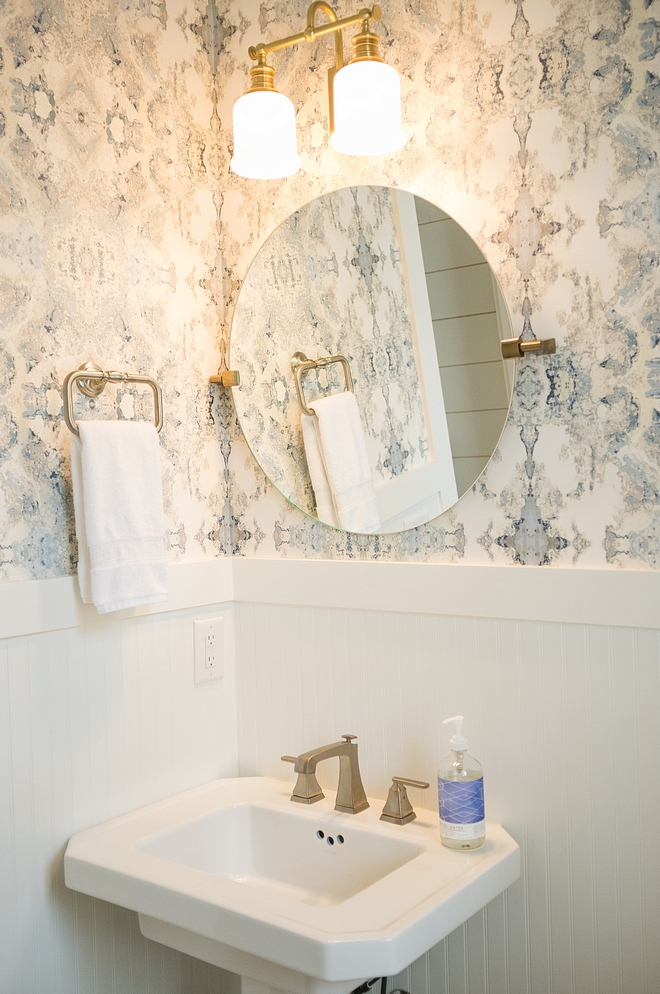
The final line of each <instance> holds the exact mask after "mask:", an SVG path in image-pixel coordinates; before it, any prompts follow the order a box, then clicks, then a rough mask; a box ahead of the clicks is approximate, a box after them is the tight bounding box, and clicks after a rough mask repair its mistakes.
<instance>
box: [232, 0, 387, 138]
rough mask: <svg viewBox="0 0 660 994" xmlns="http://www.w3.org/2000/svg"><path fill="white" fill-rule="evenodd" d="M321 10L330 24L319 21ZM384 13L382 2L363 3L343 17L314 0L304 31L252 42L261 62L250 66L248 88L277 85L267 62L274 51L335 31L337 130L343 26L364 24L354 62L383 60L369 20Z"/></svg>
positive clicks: (330, 115) (331, 88) (331, 80)
mask: <svg viewBox="0 0 660 994" xmlns="http://www.w3.org/2000/svg"><path fill="white" fill-rule="evenodd" d="M319 10H320V11H322V12H323V13H324V14H325V15H326V16H327V17H328V22H327V23H326V24H317V23H316V12H317V11H319ZM381 16H382V11H381V9H380V7H379V6H378V4H374V6H373V7H371V8H369V7H363V8H362V10H360V11H358V13H357V14H352V15H351V16H350V17H341V18H339V17H337V14H336V12H335V10H334V9H333V8H332V7H331V6H330V4H329V3H326V2H325V0H314V3H313V4H311V5H310V7H309V9H308V10H307V22H306V25H305V30H304V31H299V32H298V34H295V35H289V36H288V37H286V38H280V39H279V40H278V41H270V42H263V41H260V42H259V44H258V45H250V47H249V48H248V55H249V56H250V58H251V59H252V60H253V61H254V62H256V63H257V64H256V66H252V68H251V69H250V82H251V86H250V90H249V91H248V92H250V93H253V92H254V91H255V90H274V89H275V70H274V68H273V67H272V66H269V65H267V64H266V57H267V56H268V54H269V53H270V52H277V51H279V50H280V49H282V48H290V47H291V46H292V45H299V44H301V42H304V41H307V42H313V41H318V40H319V38H323V37H324V36H325V35H327V34H334V37H335V64H334V66H333V67H332V68H331V69H328V105H329V106H328V123H329V127H330V134H331V135H332V134H334V130H335V121H334V117H335V111H334V106H335V101H334V80H335V76H336V75H337V73H338V72H339V70H340V69H342V68H343V66H344V48H343V43H342V35H341V32H342V29H343V28H348V27H351V26H353V25H355V24H361V26H362V27H361V30H360V33H359V34H357V35H356V36H355V38H354V39H353V59H351V61H352V62H361V61H363V60H365V59H371V60H374V61H378V62H381V61H382V59H381V58H380V56H379V54H378V36H377V35H375V34H372V33H371V32H370V31H369V22H370V21H372V20H373V21H380V19H381Z"/></svg>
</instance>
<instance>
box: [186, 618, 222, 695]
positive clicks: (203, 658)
mask: <svg viewBox="0 0 660 994" xmlns="http://www.w3.org/2000/svg"><path fill="white" fill-rule="evenodd" d="M224 624H225V622H224V618H205V619H204V620H203V621H195V622H193V629H194V632H195V683H197V684H199V683H213V682H214V681H216V680H222V678H223V676H224V648H225V631H224Z"/></svg>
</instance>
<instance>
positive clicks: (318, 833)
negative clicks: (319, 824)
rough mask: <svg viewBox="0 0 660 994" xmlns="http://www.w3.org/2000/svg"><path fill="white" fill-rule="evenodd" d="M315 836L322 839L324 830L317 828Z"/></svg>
mask: <svg viewBox="0 0 660 994" xmlns="http://www.w3.org/2000/svg"><path fill="white" fill-rule="evenodd" d="M316 838H317V839H324V838H325V832H322V831H321V829H320V828H319V830H318V832H317V833H316Z"/></svg>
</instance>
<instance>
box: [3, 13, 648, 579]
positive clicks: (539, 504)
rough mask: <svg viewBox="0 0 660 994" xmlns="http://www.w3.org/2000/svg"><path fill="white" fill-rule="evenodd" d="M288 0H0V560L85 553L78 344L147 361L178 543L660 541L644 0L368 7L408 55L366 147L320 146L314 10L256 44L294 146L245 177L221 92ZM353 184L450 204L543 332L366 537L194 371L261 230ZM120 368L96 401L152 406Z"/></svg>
mask: <svg viewBox="0 0 660 994" xmlns="http://www.w3.org/2000/svg"><path fill="white" fill-rule="evenodd" d="M305 11H306V4H305V3H302V2H288V0H287V2H282V0H275V2H274V3H268V4H267V3H263V4H261V5H260V4H259V3H258V2H256V0H245V2H243V0H234V2H231V3H223V2H221V0H220V2H217V0H216V2H215V3H208V4H207V3H203V2H202V0H197V3H196V4H193V3H190V2H187V3H183V2H179V3H177V2H173V0H167V2H165V0H160V2H156V0H153V2H151V0H136V2H135V3H122V4H113V3H108V2H104V3H101V2H100V0H89V2H87V3H85V4H80V3H78V2H74V0H60V2H57V3H55V2H50V0H41V2H39V3H36V2H35V3H31V2H27V0H5V2H4V3H3V4H2V6H0V48H1V50H2V52H1V56H0V259H1V267H0V579H2V580H4V581H9V580H20V579H29V578H32V577H46V576H60V575H64V574H67V573H69V572H72V571H73V570H74V569H75V561H76V548H75V536H74V533H73V515H72V504H71V493H70V477H69V468H68V448H69V439H68V437H67V436H68V431H67V429H66V428H65V427H64V425H63V423H62V420H61V398H60V389H61V384H62V379H63V377H64V376H65V375H66V373H67V372H68V371H69V370H71V369H75V368H76V367H77V366H78V365H80V363H82V362H84V361H87V360H93V361H96V362H99V363H100V364H101V365H103V366H105V367H106V368H116V369H126V370H129V371H141V372H148V373H152V374H154V375H156V376H158V378H159V379H160V381H161V383H162V385H163V389H164V395H165V426H164V428H163V432H162V435H161V446H162V458H163V477H164V491H165V506H166V519H167V536H166V540H167V545H168V550H169V551H168V555H169V557H170V560H171V561H176V560H181V559H188V560H195V559H201V558H205V557H213V556H219V555H225V554H231V553H234V554H238V555H250V556H254V555H257V556H270V555H276V556H290V557H293V556H295V557H326V558H328V557H356V558H365V559H369V558H378V559H409V560H436V561H443V562H449V561H458V560H462V561H464V562H484V563H487V562H497V563H520V564H541V565H571V564H573V565H576V566H578V567H580V566H582V567H598V566H600V567H607V566H610V567H624V568H634V569H640V568H658V567H660V318H659V314H660V279H659V275H658V266H659V264H660V252H659V249H658V245H660V210H659V208H658V204H659V203H660V199H659V198H660V182H659V178H660V170H659V167H658V126H659V124H660V0H620V2H619V0H592V2H590V3H589V4H575V3H569V2H567V0H558V2H556V0H554V2H553V0H516V2H512V0H509V2H505V0H489V2H488V3H485V2H483V0H463V2H454V3H450V2H446V3H445V2H439V3H438V2H435V0H434V2H427V0H416V2H411V3H403V0H388V2H387V3H384V4H383V20H382V21H381V23H380V25H378V27H377V31H378V33H379V34H380V36H381V39H382V46H381V48H382V54H383V56H384V57H385V59H386V60H387V61H388V62H390V63H391V64H392V65H394V66H396V68H397V69H398V70H399V72H400V74H401V78H402V89H403V107H404V126H405V128H406V130H407V133H408V134H409V135H410V139H409V142H408V144H407V145H406V147H405V148H404V149H403V150H401V152H399V153H396V154H395V155H393V156H390V157H384V158H382V159H375V160H356V159H352V158H348V157H345V156H341V155H339V154H337V153H335V152H333V151H332V150H331V149H329V148H328V135H327V103H326V93H325V69H326V67H327V66H328V65H329V64H330V61H331V58H332V48H331V43H330V42H329V41H328V40H327V39H326V40H324V41H323V42H321V43H319V44H318V45H309V46H305V47H304V50H287V51H285V52H280V53H275V55H274V56H273V64H274V65H275V66H276V69H277V80H278V85H279V87H280V89H281V90H282V91H283V92H285V93H287V94H288V95H289V96H290V97H291V98H292V100H293V101H294V104H295V105H296V109H297V118H298V127H299V145H300V152H301V155H302V161H303V168H302V170H301V171H300V172H299V173H298V174H297V175H296V176H294V177H291V178H290V179H287V180H281V181H277V182H268V183H256V182H254V181H252V182H251V181H248V180H243V179H240V178H239V177H237V176H234V175H232V174H230V173H229V171H228V164H229V158H230V154H231V107H232V104H233V102H234V100H235V99H236V98H237V97H238V96H239V95H240V94H241V93H242V92H243V91H244V89H245V87H246V81H247V70H248V66H249V60H248V59H247V47H248V45H250V44H254V43H256V42H257V41H259V40H260V39H262V38H266V39H269V38H274V37H280V36H283V35H286V34H290V33H291V32H293V31H297V30H299V28H300V26H301V25H302V24H303V21H304V16H305ZM352 11H353V8H344V7H340V8H339V12H340V15H342V14H345V13H349V12H352ZM345 44H346V47H348V39H346V43H345ZM214 97H215V98H216V99H215V100H214ZM366 184H379V185H385V186H399V187H401V188H404V189H407V190H409V191H411V192H413V193H416V194H418V195H419V196H421V197H424V198H425V199H427V200H430V201H432V202H434V203H436V204H438V205H439V206H441V207H442V208H443V209H444V210H446V211H447V212H448V213H449V214H451V215H452V216H453V217H455V218H456V220H457V221H458V222H459V223H460V224H461V225H463V227H464V228H465V229H466V230H467V231H468V232H469V233H470V234H471V235H472V237H473V238H474V239H475V240H476V241H477V243H478V244H479V245H480V247H481V248H482V250H483V251H484V253H485V255H486V257H487V258H488V260H489V262H490V263H491V265H492V266H493V268H494V269H495V271H496V273H497V275H498V277H499V280H500V283H501V285H502V289H503V292H504V294H505V297H506V298H507V301H508V304H509V307H510V310H511V313H512V316H513V321H514V330H515V332H516V333H519V332H521V331H524V333H525V335H526V336H528V337H555V338H556V339H557V353H556V355H554V356H548V357H543V358H526V359H524V360H521V362H520V363H519V364H518V371H517V376H516V386H515V392H514V399H513V404H512V409H511V413H510V418H509V422H508V425H507V428H506V429H505V432H504V435H503V437H502V440H501V443H500V446H499V449H498V451H497V453H496V455H495V457H494V459H493V461H492V462H491V464H490V465H489V467H488V469H487V471H486V472H485V474H484V476H483V477H482V478H481V480H480V481H478V483H477V485H476V486H475V487H474V488H473V490H472V491H470V492H468V493H467V494H466V495H465V496H464V497H463V498H462V499H461V500H460V501H459V502H458V504H457V505H455V507H454V508H453V509H452V510H450V511H448V512H447V513H445V514H444V515H443V516H442V517H440V518H439V519H437V520H436V521H434V522H432V523H430V524H428V525H425V526H423V527H420V528H418V529H415V530H413V531H409V532H406V533H404V534H400V535H388V536H382V537H378V536H353V535H344V534H342V533H340V532H337V531H334V530H332V529H330V528H328V527H326V526H324V525H321V524H319V523H318V522H314V521H313V520H312V519H311V518H308V517H306V516H305V515H304V514H302V513H301V512H300V511H298V510H296V509H294V508H292V507H291V506H290V505H288V504H287V503H286V502H285V501H284V499H283V498H282V497H281V495H280V494H279V493H278V492H277V491H276V490H275V489H274V488H273V487H272V485H271V484H270V483H269V482H268V481H267V480H266V479H265V477H264V475H263V473H262V472H261V470H260V469H259V468H258V467H257V466H256V464H255V463H254V461H253V458H252V456H251V454H250V452H249V450H248V448H247V446H246V444H245V442H244V441H243V439H242V437H241V434H240V430H239V429H238V426H237V423H236V416H235V413H234V410H233V406H232V402H231V396H230V395H229V392H228V391H225V390H222V389H221V388H219V387H209V386H208V384H207V382H206V381H207V379H208V375H209V374H210V373H211V372H213V371H215V369H216V368H217V366H218V363H219V362H220V361H221V360H222V358H223V357H224V356H225V355H226V349H227V342H228V335H229V330H230V326H231V318H232V313H233V309H234V307H235V304H236V300H237V296H238V293H239V291H240V288H241V285H242V282H243V281H244V279H245V276H246V273H247V271H248V268H249V265H250V263H251V261H252V259H253V258H254V256H255V254H256V252H257V250H258V248H259V247H260V245H261V244H263V242H264V241H265V239H266V238H267V237H268V236H269V235H270V234H271V232H272V231H273V230H274V229H275V228H276V227H277V225H278V224H279V223H280V222H281V221H283V220H284V219H285V218H287V217H288V216H289V215H290V214H292V213H293V212H294V211H296V210H297V209H299V208H300V207H301V206H302V205H303V204H305V203H308V202H309V201H310V200H312V199H314V198H315V197H318V196H321V195H323V194H326V193H329V192H332V191H333V190H337V189H342V188H346V187H350V186H357V185H366ZM112 390H113V388H112V387H109V388H108V391H107V392H108V394H109V396H108V397H107V398H106V397H105V395H104V397H103V403H101V404H97V405H96V409H95V410H94V411H91V412H90V411H89V407H90V403H89V402H87V401H86V402H85V404H86V405H87V411H88V414H87V416H90V415H91V416H104V415H106V414H107V413H109V412H110V410H111V409H113V408H114V406H115V403H117V405H118V407H119V414H120V416H123V417H131V416H133V414H134V413H137V414H142V415H144V416H148V413H149V412H148V408H147V406H145V402H144V401H143V399H142V396H141V394H140V392H139V391H130V390H126V391H124V392H123V393H121V394H119V395H118V394H117V392H116V391H115V392H114V393H112V394H111V392H112ZM110 394H111V395H110ZM77 410H79V412H80V414H81V416H83V414H82V412H83V406H82V404H81V406H80V408H78V409H77Z"/></svg>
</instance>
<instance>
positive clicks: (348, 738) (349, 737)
mask: <svg viewBox="0 0 660 994" xmlns="http://www.w3.org/2000/svg"><path fill="white" fill-rule="evenodd" d="M356 738H357V735H342V739H343V740H344V742H352V741H353V739H356Z"/></svg>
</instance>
